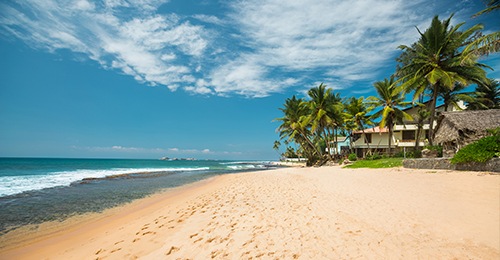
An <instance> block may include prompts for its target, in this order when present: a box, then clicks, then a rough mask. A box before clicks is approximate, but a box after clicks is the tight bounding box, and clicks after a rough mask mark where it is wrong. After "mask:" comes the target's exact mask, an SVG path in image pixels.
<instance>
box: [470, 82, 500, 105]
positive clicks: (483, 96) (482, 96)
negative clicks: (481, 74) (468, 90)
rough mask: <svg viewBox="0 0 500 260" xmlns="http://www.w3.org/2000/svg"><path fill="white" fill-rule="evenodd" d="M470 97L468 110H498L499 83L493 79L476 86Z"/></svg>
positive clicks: (499, 103)
mask: <svg viewBox="0 0 500 260" xmlns="http://www.w3.org/2000/svg"><path fill="white" fill-rule="evenodd" d="M471 96H472V100H471V101H470V102H469V103H468V105H467V109H469V110H482V109H498V108H500V83H499V82H498V81H497V80H495V79H488V81H487V82H486V83H485V84H478V85H477V87H476V90H475V91H474V92H473V93H472V95H471Z"/></svg>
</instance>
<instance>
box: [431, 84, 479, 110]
mask: <svg viewBox="0 0 500 260" xmlns="http://www.w3.org/2000/svg"><path fill="white" fill-rule="evenodd" d="M465 88H466V86H464V85H460V84H455V86H454V87H453V88H451V89H450V88H445V87H440V89H439V90H438V97H439V98H441V99H443V105H444V111H448V107H449V106H450V105H453V106H454V107H455V108H457V109H458V110H461V109H462V108H461V107H460V106H459V104H458V103H459V102H460V101H466V102H467V101H472V99H473V98H472V97H471V96H470V95H471V93H470V92H463V90H464V89H465Z"/></svg>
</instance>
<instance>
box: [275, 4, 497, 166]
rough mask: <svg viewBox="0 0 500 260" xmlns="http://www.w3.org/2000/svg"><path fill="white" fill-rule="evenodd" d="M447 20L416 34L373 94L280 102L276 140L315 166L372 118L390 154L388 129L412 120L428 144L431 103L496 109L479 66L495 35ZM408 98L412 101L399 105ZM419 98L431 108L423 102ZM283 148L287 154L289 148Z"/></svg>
mask: <svg viewBox="0 0 500 260" xmlns="http://www.w3.org/2000/svg"><path fill="white" fill-rule="evenodd" d="M499 2H500V1H498V0H496V1H491V2H490V7H495V6H496V8H497V9H498V5H499ZM452 17H453V15H452V16H450V17H449V18H448V19H445V20H439V18H438V16H435V17H434V18H433V20H432V23H431V25H430V27H429V28H428V29H427V30H425V31H424V32H421V31H420V30H418V29H417V30H418V33H419V34H420V39H419V40H418V41H417V42H415V43H414V44H412V45H411V46H406V45H401V46H400V47H399V48H400V49H401V50H402V53H401V54H400V56H399V57H398V58H397V62H398V65H397V68H396V72H395V73H394V75H393V76H391V77H390V78H388V79H387V78H386V79H384V80H382V81H378V82H375V83H374V85H373V86H374V88H375V90H376V93H377V96H372V97H368V98H366V99H364V98H363V97H359V98H356V97H350V98H341V97H340V94H339V93H334V91H333V90H332V89H330V88H327V87H326V86H325V85H324V84H321V85H319V86H318V87H314V88H312V89H310V90H309V91H308V93H307V94H308V97H307V99H305V98H297V97H296V96H293V97H291V98H288V99H286V101H285V104H284V106H283V108H280V110H281V111H282V112H283V117H281V118H278V119H276V120H277V121H280V122H281V125H280V126H279V127H278V132H279V135H280V139H281V140H285V141H286V143H287V144H290V143H295V145H296V147H297V148H296V149H295V152H296V154H297V155H298V156H302V157H305V158H307V159H308V162H309V163H310V164H313V163H320V164H321V163H323V162H325V161H328V160H333V159H334V156H333V155H332V154H331V153H330V152H329V151H333V150H335V149H334V148H332V147H330V146H331V143H336V142H334V141H336V140H335V138H337V136H338V135H339V134H341V133H343V134H347V135H349V134H350V133H352V131H355V130H357V131H361V132H363V133H364V130H365V129H366V128H367V127H370V126H373V125H375V124H374V122H373V121H374V120H377V121H378V120H379V122H378V125H379V126H380V127H381V128H383V127H387V129H388V131H389V154H391V148H390V147H391V143H390V142H391V139H392V135H393V127H394V125H395V124H396V123H402V121H403V120H405V119H406V120H412V119H413V120H414V121H415V122H417V125H418V130H417V137H418V136H419V134H420V133H418V131H421V129H422V126H423V124H424V123H426V122H429V124H430V129H429V139H428V142H429V144H430V145H433V133H432V130H433V128H434V125H433V124H434V121H435V117H436V111H435V108H436V101H437V100H438V98H441V99H442V100H443V102H444V104H446V105H449V104H456V103H457V102H458V101H459V100H463V101H465V102H466V103H467V104H468V109H491V108H500V88H499V83H498V81H496V80H493V79H488V78H487V77H486V71H485V69H492V68H490V67H488V66H487V65H485V64H481V63H479V62H478V59H479V57H480V56H482V55H488V54H489V53H492V52H498V51H499V49H500V32H494V33H491V34H488V35H482V33H481V30H482V29H483V26H482V25H475V26H472V27H470V28H468V29H466V30H463V31H462V30H460V29H461V28H462V26H463V25H464V23H459V24H457V25H455V26H453V25H452V24H451V18H452ZM471 84H476V85H477V87H476V89H475V91H473V92H463V90H464V89H465V88H466V87H467V86H469V85H471ZM410 93H412V94H413V99H412V101H411V102H408V101H405V99H406V95H407V94H410ZM425 100H427V102H428V103H430V105H428V106H425V105H423V103H424V101H425ZM410 105H413V106H419V109H418V113H417V114H416V115H414V117H416V118H412V117H411V116H410V115H408V114H407V113H405V112H404V108H405V107H408V106H410ZM445 107H446V106H445ZM363 136H366V135H363ZM366 143H368V142H366ZM279 145H280V143H279V142H275V146H274V148H275V149H277V150H278V148H279ZM415 148H416V149H417V148H418V140H417V142H416V145H415ZM287 149H288V154H290V146H289V147H288V148H287ZM291 150H292V151H293V150H294V149H291Z"/></svg>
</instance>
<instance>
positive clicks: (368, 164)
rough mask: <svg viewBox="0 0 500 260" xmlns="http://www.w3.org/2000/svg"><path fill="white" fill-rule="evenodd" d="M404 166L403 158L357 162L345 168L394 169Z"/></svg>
mask: <svg viewBox="0 0 500 260" xmlns="http://www.w3.org/2000/svg"><path fill="white" fill-rule="evenodd" d="M400 166H403V158H394V157H392V158H380V159H376V160H357V161H355V162H353V163H352V164H350V165H347V166H345V168H393V167H400Z"/></svg>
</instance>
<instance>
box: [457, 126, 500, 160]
mask: <svg viewBox="0 0 500 260" xmlns="http://www.w3.org/2000/svg"><path fill="white" fill-rule="evenodd" d="M490 132H491V133H492V135H491V136H487V137H483V138H481V139H479V140H478V141H476V142H473V143H471V144H469V145H467V146H465V147H463V148H462V149H460V150H459V151H458V152H457V153H456V154H455V155H454V156H453V158H451V163H454V164H457V163H469V162H486V161H488V160H490V159H491V158H493V157H499V155H500V127H499V128H497V129H494V130H491V131H490Z"/></svg>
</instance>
